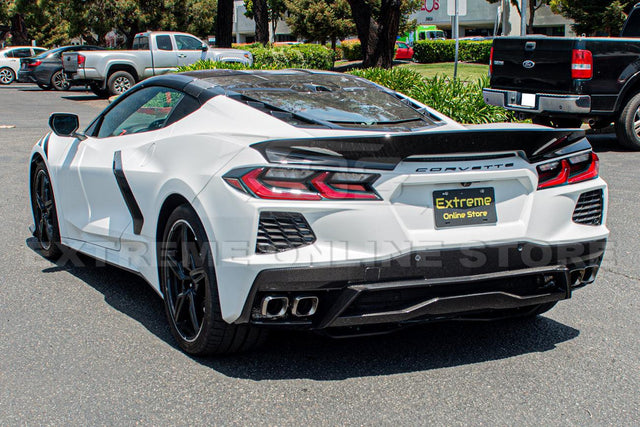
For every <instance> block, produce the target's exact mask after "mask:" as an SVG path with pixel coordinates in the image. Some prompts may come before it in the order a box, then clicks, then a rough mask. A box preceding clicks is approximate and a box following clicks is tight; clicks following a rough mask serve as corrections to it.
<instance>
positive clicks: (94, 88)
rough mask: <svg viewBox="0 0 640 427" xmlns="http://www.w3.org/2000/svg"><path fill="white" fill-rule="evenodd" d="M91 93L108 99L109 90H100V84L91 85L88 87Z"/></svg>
mask: <svg viewBox="0 0 640 427" xmlns="http://www.w3.org/2000/svg"><path fill="white" fill-rule="evenodd" d="M89 88H90V89H91V92H93V93H95V94H96V95H97V96H99V97H100V98H108V97H109V89H102V86H101V85H100V84H96V83H91V84H90V85H89Z"/></svg>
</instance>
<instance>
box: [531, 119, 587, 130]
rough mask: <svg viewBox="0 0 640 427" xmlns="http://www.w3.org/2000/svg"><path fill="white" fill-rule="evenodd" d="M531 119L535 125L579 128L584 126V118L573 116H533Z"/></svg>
mask: <svg viewBox="0 0 640 427" xmlns="http://www.w3.org/2000/svg"><path fill="white" fill-rule="evenodd" d="M531 121H532V122H533V124H535V125H542V126H548V127H552V128H579V127H580V126H582V120H580V119H572V118H559V117H548V116H533V117H532V118H531Z"/></svg>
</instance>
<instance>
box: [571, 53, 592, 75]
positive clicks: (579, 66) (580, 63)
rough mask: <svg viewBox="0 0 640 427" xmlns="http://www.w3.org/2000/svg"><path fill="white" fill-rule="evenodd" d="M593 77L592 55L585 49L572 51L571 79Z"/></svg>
mask: <svg viewBox="0 0 640 427" xmlns="http://www.w3.org/2000/svg"><path fill="white" fill-rule="evenodd" d="M591 77H593V55H591V51H589V50H585V49H573V53H572V55H571V78H572V79H590V78H591Z"/></svg>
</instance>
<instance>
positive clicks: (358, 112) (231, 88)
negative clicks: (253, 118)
mask: <svg viewBox="0 0 640 427" xmlns="http://www.w3.org/2000/svg"><path fill="white" fill-rule="evenodd" d="M205 80H208V81H211V82H213V83H215V84H216V85H219V86H222V87H224V89H225V90H227V91H228V93H237V94H241V95H244V96H245V97H246V98H248V99H250V100H252V101H256V102H259V103H264V104H266V105H268V106H270V107H276V108H278V109H281V110H284V111H286V112H289V113H292V114H295V115H298V116H300V117H302V118H305V119H307V120H308V121H311V122H316V124H325V125H326V124H332V125H337V126H340V127H369V128H380V127H382V128H388V129H396V130H407V129H415V128H423V127H428V126H432V125H434V123H435V122H436V121H437V118H435V117H433V116H431V115H430V114H429V113H428V112H427V111H426V110H424V109H420V107H419V106H413V107H412V106H411V105H408V103H407V102H405V101H403V100H401V99H400V98H398V97H397V96H395V95H394V94H393V93H392V92H389V91H387V90H385V89H383V88H381V87H379V86H376V85H374V84H372V83H370V82H368V81H366V80H363V79H360V78H357V77H354V76H350V75H341V74H326V73H303V72H295V73H291V72H289V73H286V72H284V73H283V72H280V73H279V72H270V73H267V72H262V73H253V74H249V73H246V74H244V73H243V74H228V75H220V76H216V77H210V78H207V79H205ZM250 105H251V104H250Z"/></svg>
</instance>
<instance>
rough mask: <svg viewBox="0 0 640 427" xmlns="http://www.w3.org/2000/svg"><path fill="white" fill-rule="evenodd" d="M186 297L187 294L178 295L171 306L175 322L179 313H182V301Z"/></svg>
mask: <svg viewBox="0 0 640 427" xmlns="http://www.w3.org/2000/svg"><path fill="white" fill-rule="evenodd" d="M186 297H187V293H186V291H185V292H182V293H179V294H178V296H176V303H175V304H174V306H173V318H174V319H175V320H176V322H177V321H178V318H179V317H180V312H181V311H182V308H183V307H184V301H185V299H186Z"/></svg>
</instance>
